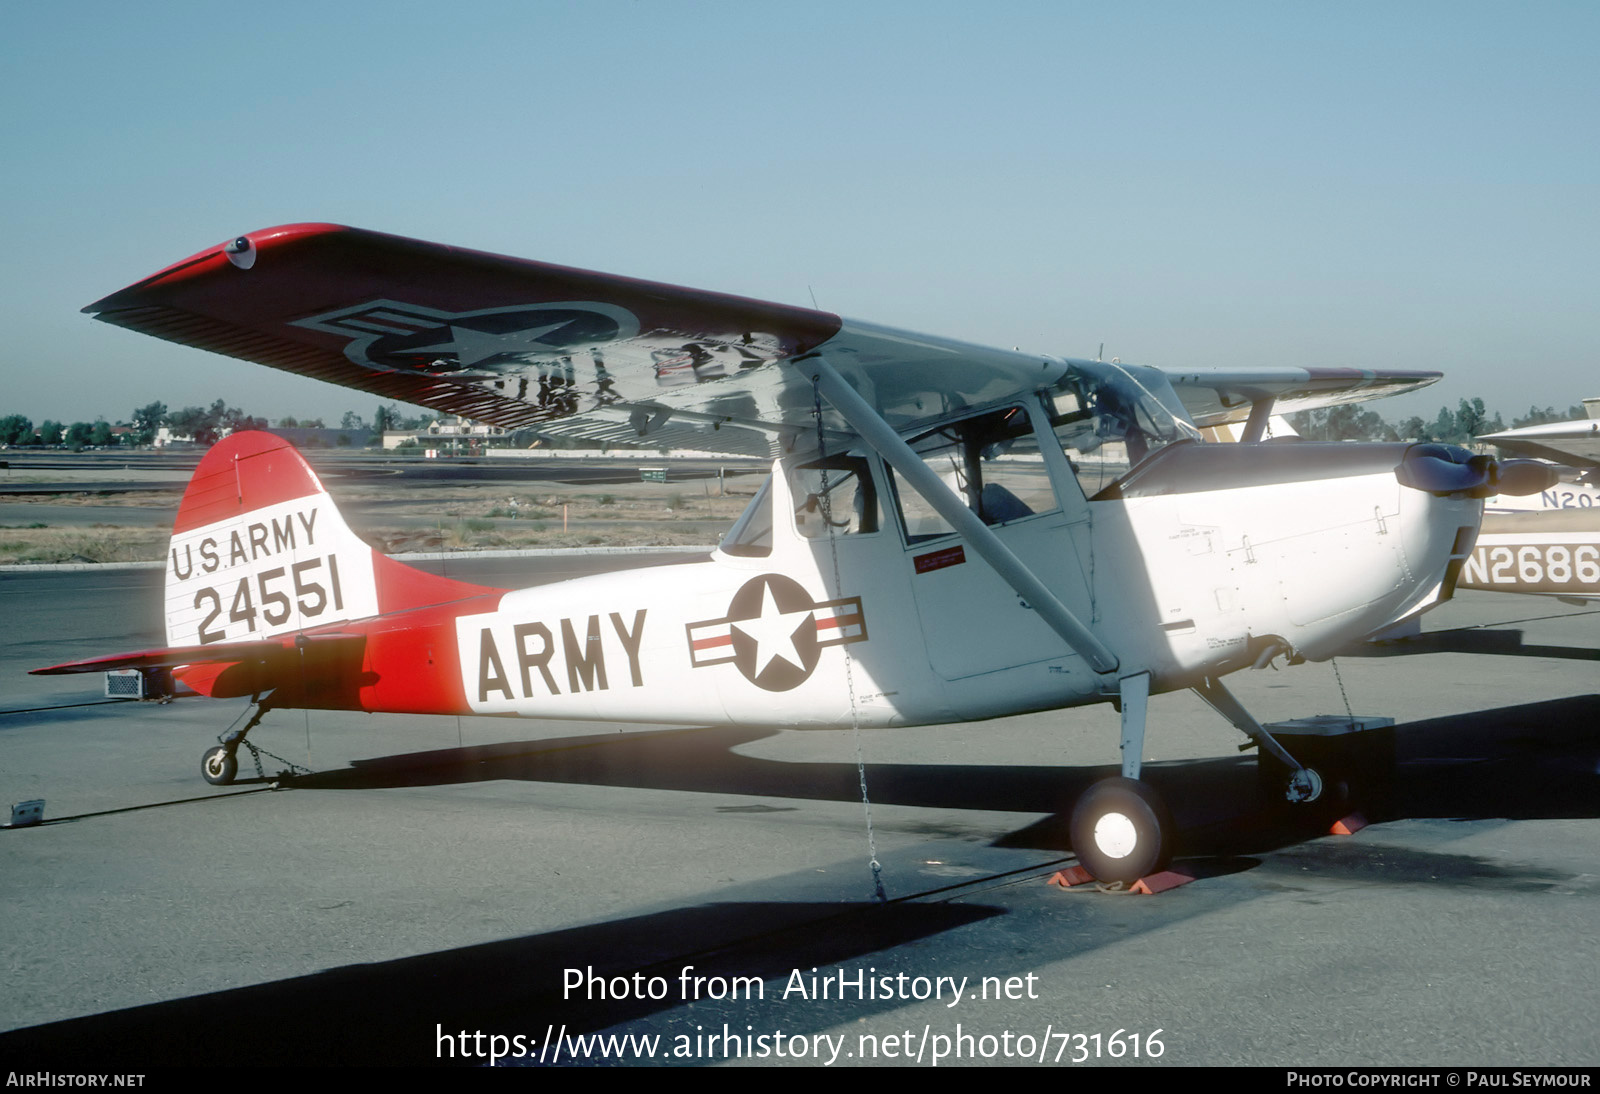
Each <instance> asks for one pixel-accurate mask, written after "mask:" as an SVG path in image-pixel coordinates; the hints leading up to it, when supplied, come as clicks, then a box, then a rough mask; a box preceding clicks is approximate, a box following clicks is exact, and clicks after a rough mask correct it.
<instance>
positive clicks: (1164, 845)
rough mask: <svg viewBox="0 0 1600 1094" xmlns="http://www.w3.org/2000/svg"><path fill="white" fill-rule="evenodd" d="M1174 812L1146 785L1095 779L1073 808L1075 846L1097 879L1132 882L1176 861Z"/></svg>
mask: <svg viewBox="0 0 1600 1094" xmlns="http://www.w3.org/2000/svg"><path fill="white" fill-rule="evenodd" d="M1175 835H1176V830H1175V826H1174V825H1173V823H1172V815H1171V814H1170V813H1169V812H1168V811H1167V807H1166V803H1165V802H1163V801H1162V800H1161V795H1159V794H1157V793H1156V792H1155V789H1154V788H1153V787H1151V786H1150V785H1149V784H1147V783H1142V782H1138V781H1136V780H1134V779H1124V778H1121V777H1120V776H1119V777H1117V778H1113V779H1103V780H1101V781H1100V782H1097V783H1095V784H1094V785H1093V786H1091V787H1090V788H1089V789H1088V790H1087V791H1085V792H1084V795H1083V797H1081V798H1079V799H1078V804H1077V805H1076V806H1075V807H1074V808H1073V810H1072V850H1073V852H1074V853H1075V854H1077V856H1078V861H1079V862H1080V863H1082V864H1083V868H1084V869H1085V870H1088V871H1089V873H1091V874H1093V875H1094V878H1095V880H1096V881H1104V882H1108V883H1109V882H1122V883H1123V884H1125V885H1131V884H1132V883H1133V882H1135V881H1138V880H1139V879H1140V878H1142V877H1148V876H1149V875H1150V874H1153V873H1156V872H1158V871H1159V870H1161V869H1162V868H1164V867H1165V866H1166V865H1167V863H1169V862H1171V861H1172V846H1173V837H1174V836H1175Z"/></svg>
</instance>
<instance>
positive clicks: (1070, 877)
mask: <svg viewBox="0 0 1600 1094" xmlns="http://www.w3.org/2000/svg"><path fill="white" fill-rule="evenodd" d="M1092 881H1094V877H1093V875H1091V874H1090V873H1089V871H1087V870H1085V869H1084V868H1083V867H1082V866H1068V867H1067V868H1066V869H1065V870H1057V871H1056V872H1055V873H1054V874H1052V875H1051V876H1050V880H1049V881H1048V882H1047V883H1046V884H1049V885H1059V886H1061V888H1063V889H1070V888H1072V887H1073V886H1074V885H1088V884H1089V883H1090V882H1092Z"/></svg>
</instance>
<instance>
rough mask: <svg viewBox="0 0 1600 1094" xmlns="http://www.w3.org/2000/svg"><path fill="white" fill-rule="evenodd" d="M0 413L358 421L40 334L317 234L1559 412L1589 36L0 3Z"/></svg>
mask: <svg viewBox="0 0 1600 1094" xmlns="http://www.w3.org/2000/svg"><path fill="white" fill-rule="evenodd" d="M4 28H5V29H4V34H3V35H0V105H3V109H0V142H3V143H0V148H3V154H0V323H3V324H4V326H5V329H7V330H8V331H9V332H10V338H9V339H8V344H7V346H6V348H5V350H4V351H3V356H0V369H3V373H0V375H3V376H4V385H3V388H4V395H3V397H0V413H22V414H27V415H28V416H30V417H32V418H33V419H34V420H35V421H36V422H37V421H40V420H42V419H44V418H47V417H49V418H63V419H76V418H93V417H95V416H96V415H100V416H104V417H106V418H109V419H112V420H116V419H118V418H125V417H127V416H128V414H129V413H130V412H131V411H132V410H133V409H134V408H135V407H136V406H141V405H143V404H145V403H147V402H150V401H152V400H160V401H162V402H165V403H167V404H168V405H169V406H171V407H174V408H176V407H179V406H183V405H190V404H195V403H205V404H209V403H210V402H212V401H213V400H215V399H217V398H223V399H226V400H227V401H228V403H229V404H231V405H237V406H241V407H243V408H244V409H245V410H247V411H250V412H252V413H255V414H259V415H264V416H266V417H270V418H274V419H276V418H278V417H280V416H283V415H288V414H292V415H295V416H297V417H309V416H316V415H320V416H323V417H331V418H335V419H336V418H337V417H339V415H341V414H342V413H343V412H344V411H345V410H348V409H354V410H357V411H358V412H360V413H362V414H363V415H365V416H369V417H370V415H371V412H372V409H373V408H374V407H375V406H376V401H375V400H374V399H372V398H371V397H369V396H365V395H360V394H358V393H355V392H348V391H343V390H340V389H335V388H331V387H327V386H325V385H321V384H318V383H316V382H314V381H309V380H303V379H299V378H296V377H291V376H288V375H286V374H283V373H278V372H274V371H273V370H270V369H266V368H263V367H261V366H256V365H250V364H247V363H244V362H236V361H232V360H229V359H226V358H221V357H217V356H214V355H211V354H205V353H201V352H198V351H194V350H187V349H183V348H181V347H175V346H169V345H167V344H165V343H161V342H158V341H155V340H152V339H149V338H145V337H142V336H139V335H135V334H133V333H131V332H127V331H122V330H118V329H115V328H112V327H108V326H105V325H104V324H99V323H95V322H93V321H92V320H90V319H88V318H87V317H85V316H83V315H81V314H79V309H80V308H82V307H83V305H85V304H87V303H89V302H91V301H93V300H96V299H98V298H99V297H101V296H103V295H105V294H106V293H109V292H111V291H113V290H115V289H118V288H120V287H122V286H123V285H126V284H128V283H130V282H132V281H134V280H137V279H138V278H140V277H143V276H144V275H146V274H148V273H151V272H153V271H155V270H156V269H158V268H160V267H162V266H165V265H167V264H168V263H170V262H172V261H175V260H176V259H179V258H182V257H184V256H186V255H188V254H191V253H193V252H194V251H197V250H199V249H201V248H203V247H206V246H208V245H211V244H214V243H216V242H218V241H220V240H223V239H226V238H228V237H230V236H233V235H237V234H238V233H240V232H242V231H248V230H253V229H257V228H263V227H267V226H269V225H273V224H281V223H290V222H295V221H306V220H323V221H334V222H339V223H346V224H354V225H358V226H361V227H366V228H373V229H377V230H381V231H387V232H394V233H398V234H402V235H411V236H416V237H419V238H423V239H432V240H438V241H441V242H447V243H455V244H461V245H464V246H469V247H474V248H479V249H484V250H491V251H499V252H502V253H506V254H513V255H520V256H525V257H530V258H540V259H544V260H548V261H553V262H559V263H564V264H569V265H576V266H583V267H588V268H591V269H599V270H605V271H609V272H614V273H622V274H629V275H632V276H638V277H645V278H651V279H656V280H663V281H670V282H675V283H679V284H685V285H691V286H695V287H699V288H706V289H717V290H722V291H727V292H734V293H740V294H744V295H748V296H755V297H760V298H766V299H772V300H779V301H784V302H788V303H795V304H808V303H809V302H810V299H811V294H812V293H815V296H816V299H817V302H818V303H819V304H820V305H821V306H822V307H823V308H826V309H828V310H830V311H836V312H839V313H840V314H843V315H847V316H852V317H857V318H861V319H869V320H873V321H876V322H881V323H888V324H892V325H896V326H901V327H906V328H910V329H913V330H919V331H926V332H929V333H933V334H942V335H948V336H952V337H957V338H963V339H967V340H971V341H976V342H982V343H989V344H995V345H1004V346H1012V345H1017V346H1021V347H1023V348H1024V349H1030V350H1037V351H1041V352H1047V353H1057V354H1063V355H1073V356H1093V355H1094V353H1095V351H1096V348H1097V347H1098V346H1099V344H1100V343H1102V342H1103V343H1105V346H1106V350H1105V352H1106V355H1107V356H1108V357H1109V356H1113V355H1115V356H1119V357H1121V358H1122V359H1123V360H1126V361H1136V362H1140V363H1146V364H1156V365H1165V366H1192V365H1215V364H1245V365H1250V364H1261V365H1277V364H1305V365H1356V366H1364V367H1378V368H1384V367H1392V368H1433V369H1439V370H1442V371H1444V372H1445V374H1446V378H1445V379H1444V380H1443V381H1442V382H1441V383H1440V384H1438V385H1436V386H1435V387H1433V388H1431V389H1428V390H1427V391H1425V392H1423V393H1421V394H1420V395H1415V396H1409V397H1406V398H1405V399H1401V400H1390V401H1388V402H1386V403H1379V404H1374V409H1377V410H1379V411H1380V412H1382V413H1383V414H1385V415H1386V416H1389V417H1399V416H1403V415H1406V414H1411V413H1420V414H1423V415H1424V416H1426V417H1431V416H1432V414H1433V413H1434V412H1435V411H1436V410H1437V408H1438V407H1439V405H1441V404H1442V403H1449V404H1451V405H1452V406H1453V405H1454V403H1455V401H1456V400H1457V399H1459V398H1461V397H1463V396H1472V395H1482V396H1483V397H1484V398H1485V399H1486V400H1487V401H1488V402H1489V404H1490V406H1491V408H1497V409H1499V410H1501V411H1502V412H1504V413H1505V414H1506V415H1507V417H1508V419H1509V417H1510V416H1511V415H1512V414H1516V413H1521V412H1522V411H1524V410H1525V409H1526V408H1527V407H1528V406H1529V405H1530V404H1538V405H1540V406H1544V405H1547V404H1554V405H1557V406H1560V407H1565V406H1567V405H1569V404H1571V403H1574V402H1576V401H1577V400H1578V399H1580V398H1582V397H1584V396H1590V395H1600V368H1597V364H1600V352H1597V348H1600V347H1597V344H1596V343H1597V336H1596V324H1595V319H1594V316H1595V312H1596V310H1597V309H1596V296H1597V292H1596V290H1597V288H1600V274H1597V269H1596V264H1597V256H1600V141H1597V140H1596V127H1597V120H1600V66H1597V65H1596V64H1595V63H1594V57H1595V55H1596V50H1597V47H1600V5H1594V4H1554V3H1550V4H1530V5H1510V4H1471V3H1449V4H1444V3H1440V4H1395V3H1386V4H1360V3H1352V4H1338V5H1332V4H1300V3H1272V4H1226V3H1209V4H1171V5H1168V4H1128V5H1108V4H1104V3H1099V4H1074V3H1052V4H1004V3H998V4H986V5H983V6H982V7H980V6H978V5H976V4H973V5H967V4H939V3H918V4H902V3H871V2H856V3H848V4H846V3H840V4H835V3H816V2H813V3H807V4H804V5H795V4H776V3H763V2H747V3H742V4H733V3H656V2H647V0H627V2H624V0H617V2H607V0H600V2H593V3H581V4H579V3H472V2H459V3H455V4H439V3H429V4H395V3H386V4H381V5H380V4H346V3H329V2H326V0H325V2H322V3H315V4H310V3H306V4H301V3H282V2H275V3H273V4H270V5H259V6H256V7H251V8H247V7H246V6H244V5H234V4H222V3H193V4H190V3H159V2H156V3H151V4H148V5H128V4H125V3H115V4H113V3H72V2H70V0H68V2H61V3H53V4H49V5H45V4H21V3H19V4H14V5H9V6H8V7H7V8H6V9H5V12H4Z"/></svg>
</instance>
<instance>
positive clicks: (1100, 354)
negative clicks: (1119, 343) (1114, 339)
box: [1094, 342, 1106, 361]
mask: <svg viewBox="0 0 1600 1094" xmlns="http://www.w3.org/2000/svg"><path fill="white" fill-rule="evenodd" d="M1105 356H1106V344H1105V343H1104V342H1101V343H1100V348H1099V349H1097V350H1095V353H1094V359H1095V360H1096V361H1103V360H1105Z"/></svg>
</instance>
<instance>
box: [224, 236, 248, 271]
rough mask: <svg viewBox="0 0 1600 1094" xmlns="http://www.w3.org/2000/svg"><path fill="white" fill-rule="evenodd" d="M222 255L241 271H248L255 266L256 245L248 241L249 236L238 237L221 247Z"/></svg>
mask: <svg viewBox="0 0 1600 1094" xmlns="http://www.w3.org/2000/svg"><path fill="white" fill-rule="evenodd" d="M222 250H223V253H224V254H226V255H227V256H228V261H229V262H232V263H233V264H234V265H235V266H237V267H239V268H240V269H241V270H248V269H249V268H250V267H251V266H254V265H255V264H256V245H255V244H254V243H252V242H251V241H250V237H249V236H238V237H236V238H235V239H233V240H232V241H231V242H229V243H226V244H224V245H223V247H222Z"/></svg>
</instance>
